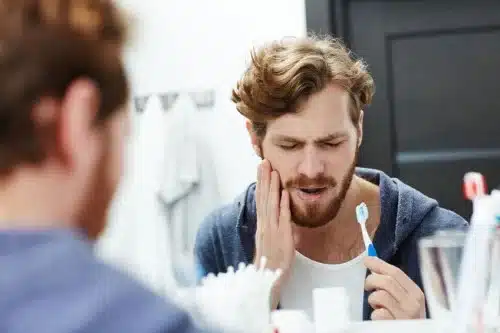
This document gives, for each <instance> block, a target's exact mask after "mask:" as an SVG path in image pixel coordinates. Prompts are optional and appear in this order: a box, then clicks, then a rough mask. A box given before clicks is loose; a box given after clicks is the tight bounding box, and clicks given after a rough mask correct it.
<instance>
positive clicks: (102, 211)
mask: <svg viewBox="0 0 500 333" xmlns="http://www.w3.org/2000/svg"><path fill="white" fill-rule="evenodd" d="M107 139H108V140H107V141H108V142H107V143H108V144H107V145H106V147H108V149H106V150H105V151H104V153H103V155H102V156H101V158H100V160H99V162H98V163H97V166H96V168H95V170H94V172H93V174H92V175H91V180H90V184H89V187H88V190H87V191H86V196H85V198H84V204H83V207H82V209H81V210H80V213H79V214H78V225H79V226H80V228H81V229H82V231H83V232H84V233H85V234H86V235H87V237H88V238H89V239H91V240H96V239H97V238H98V237H99V235H100V234H101V233H102V231H103V230H104V228H105V226H106V221H107V213H108V208H109V206H110V204H111V202H112V200H113V196H114V194H115V191H116V188H117V186H118V182H116V181H114V180H115V179H114V177H112V173H111V171H112V167H111V166H112V163H111V162H112V159H111V155H112V154H111V151H110V148H109V147H110V145H109V137H108V138H107Z"/></svg>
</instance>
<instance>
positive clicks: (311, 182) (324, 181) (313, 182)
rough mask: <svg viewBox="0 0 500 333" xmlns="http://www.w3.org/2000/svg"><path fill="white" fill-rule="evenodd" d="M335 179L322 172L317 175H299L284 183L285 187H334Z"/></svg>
mask: <svg viewBox="0 0 500 333" xmlns="http://www.w3.org/2000/svg"><path fill="white" fill-rule="evenodd" d="M335 186H337V181H336V180H335V179H334V178H332V177H328V176H326V175H324V174H320V175H318V176H317V177H314V178H309V177H307V176H305V175H300V176H298V177H296V178H293V179H290V180H288V181H287V182H286V183H285V188H301V187H335Z"/></svg>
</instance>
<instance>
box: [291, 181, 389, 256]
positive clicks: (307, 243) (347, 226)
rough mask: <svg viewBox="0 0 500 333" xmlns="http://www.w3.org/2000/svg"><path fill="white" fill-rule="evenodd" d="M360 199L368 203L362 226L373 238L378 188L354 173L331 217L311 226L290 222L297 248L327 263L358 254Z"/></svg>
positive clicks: (360, 243) (377, 215) (361, 248)
mask: <svg viewBox="0 0 500 333" xmlns="http://www.w3.org/2000/svg"><path fill="white" fill-rule="evenodd" d="M361 202H365V203H366V205H367V206H368V210H369V218H368V221H367V222H366V228H367V230H368V234H369V235H370V237H372V238H373V235H374V234H375V231H376V230H377V227H378V225H379V223H380V195H379V188H378V186H376V185H375V184H372V183H370V182H368V181H366V180H364V179H362V178H360V177H357V176H354V178H353V180H352V182H351V186H350V187H349V190H348V191H347V194H346V197H345V200H344V202H343V203H342V205H341V207H340V209H339V212H338V214H337V216H336V217H335V219H334V220H332V221H330V222H329V223H327V224H326V225H325V226H323V227H319V228H313V229H311V228H303V227H298V226H294V232H295V233H296V235H297V236H298V244H297V250H298V251H299V252H300V253H302V254H303V255H305V256H306V257H308V258H310V259H312V260H315V261H318V262H322V263H328V264H339V263H343V262H346V261H349V260H351V259H353V258H355V257H357V256H358V255H360V254H361V253H362V252H363V251H364V249H365V246H364V243H363V238H362V234H361V229H360V228H361V227H360V225H359V223H358V222H357V220H356V214H355V208H356V206H357V205H359V204H360V203H361Z"/></svg>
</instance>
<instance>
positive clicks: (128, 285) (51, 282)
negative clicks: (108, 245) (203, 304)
mask: <svg viewBox="0 0 500 333" xmlns="http://www.w3.org/2000/svg"><path fill="white" fill-rule="evenodd" d="M0 332H6V333H7V332H8V333H31V332H36V333H70V332H75V333H100V332H102V333H125V332H126V333H174V332H175V333H195V332H199V331H198V329H196V328H195V327H194V326H193V323H192V321H191V319H190V317H189V316H188V314H187V313H185V312H183V311H181V310H180V309H179V308H177V307H176V306H175V305H173V304H172V303H169V302H168V301H166V300H165V299H163V298H161V297H159V296H156V295H154V294H153V293H152V292H149V291H147V290H146V289H145V288H143V287H142V286H141V285H140V284H139V283H138V282H136V281H135V280H133V279H132V278H129V277H128V276H126V275H124V274H122V273H121V272H119V271H118V270H115V269H113V268H111V267H109V266H108V265H106V264H104V263H102V262H100V261H99V260H98V259H97V258H96V257H95V256H94V254H93V250H92V244H91V243H90V242H89V241H88V240H87V239H86V238H85V237H83V236H82V235H81V234H79V233H78V232H74V231H71V230H45V231H0Z"/></svg>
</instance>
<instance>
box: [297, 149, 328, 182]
mask: <svg viewBox="0 0 500 333" xmlns="http://www.w3.org/2000/svg"><path fill="white" fill-rule="evenodd" d="M324 171H325V167H324V163H323V161H322V159H321V156H320V154H319V152H318V151H317V149H315V148H313V147H306V148H305V149H304V155H303V157H302V160H301V162H300V164H299V170H298V172H299V174H302V175H304V176H306V177H307V178H316V177H317V176H318V175H319V174H322V173H324Z"/></svg>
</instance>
